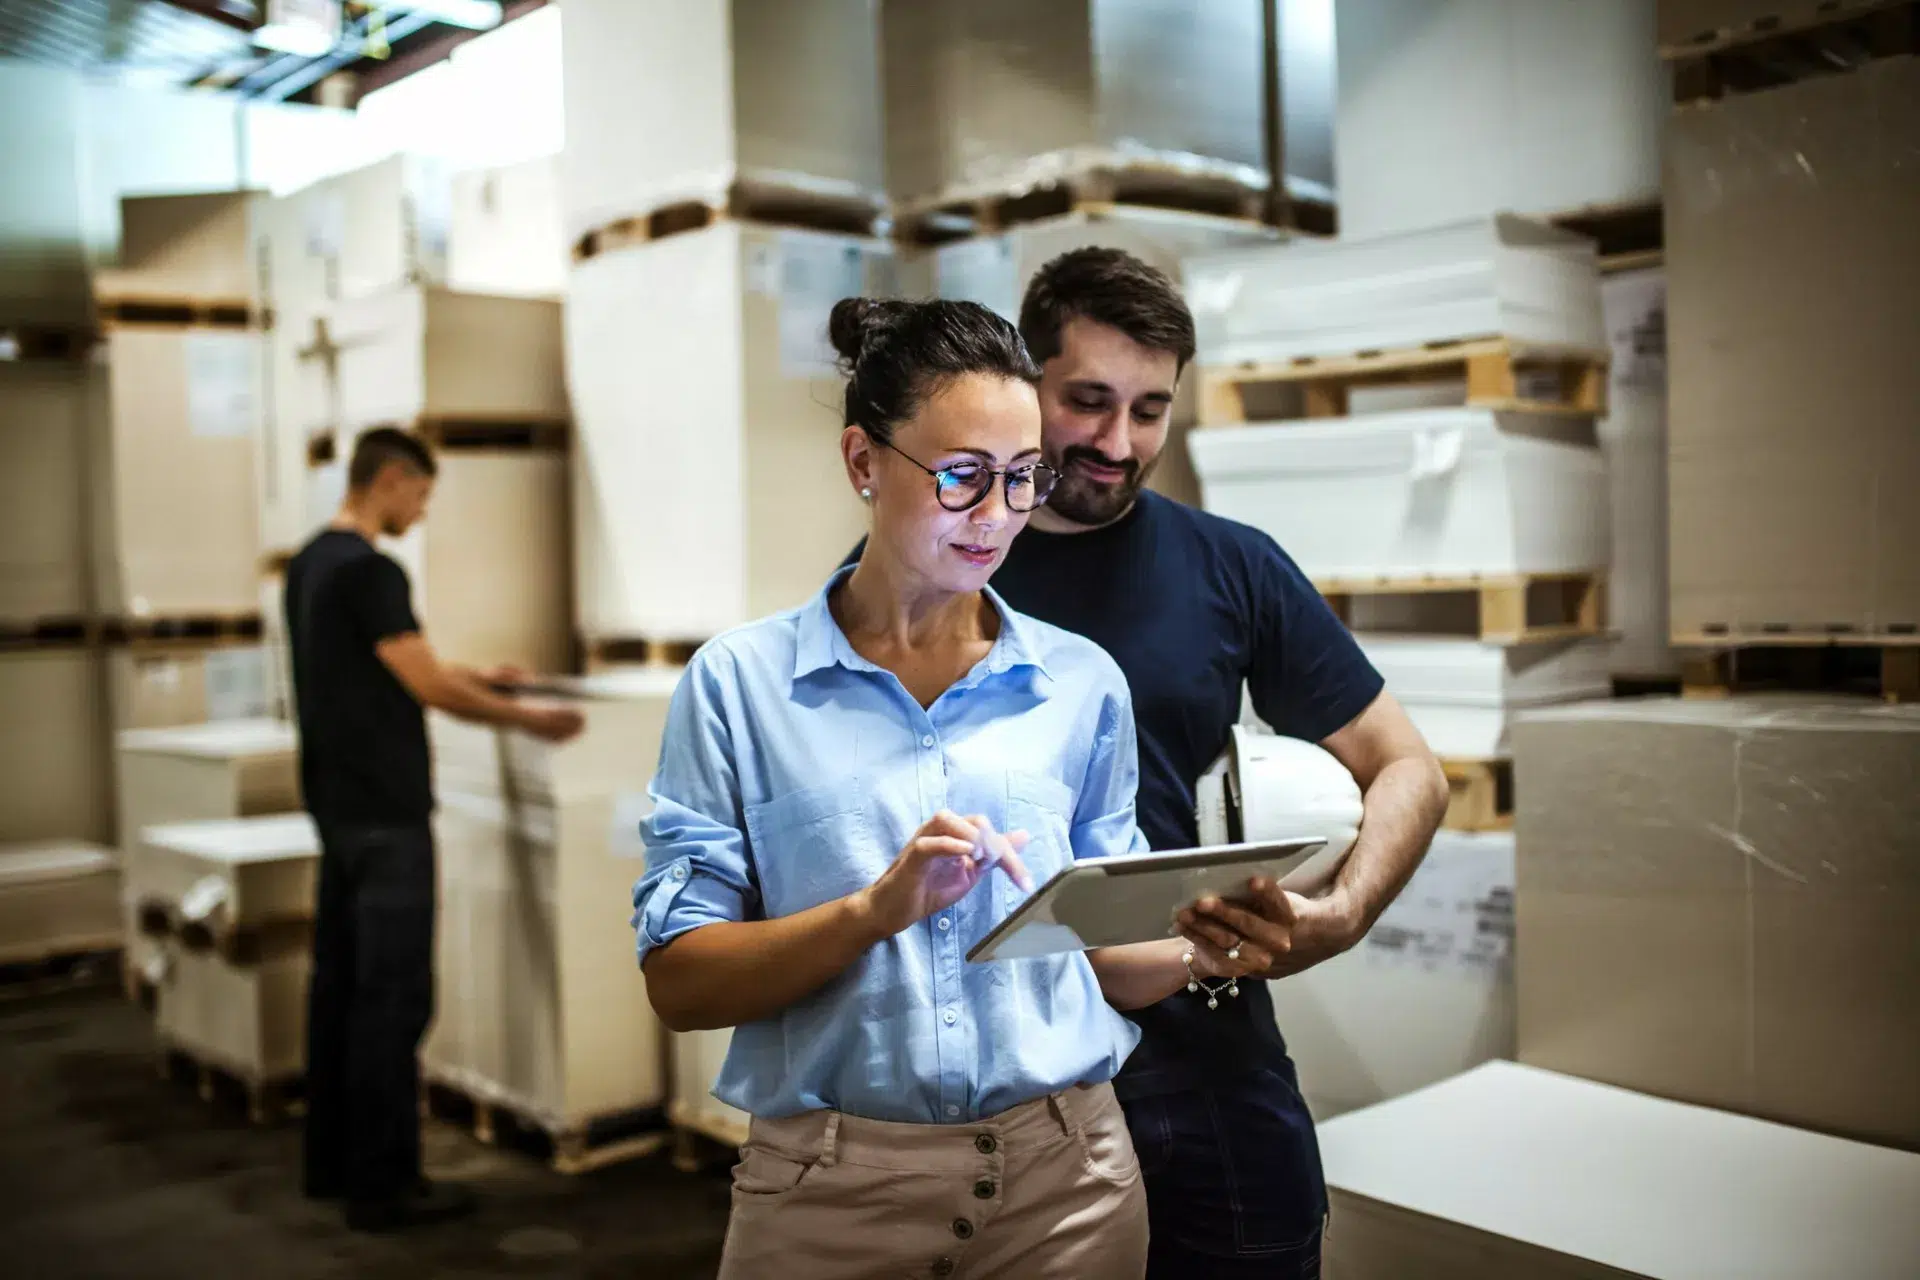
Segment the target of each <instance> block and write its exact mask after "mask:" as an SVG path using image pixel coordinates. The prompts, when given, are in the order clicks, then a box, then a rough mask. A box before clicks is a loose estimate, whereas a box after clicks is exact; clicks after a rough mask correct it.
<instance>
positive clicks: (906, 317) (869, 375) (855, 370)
mask: <svg viewBox="0 0 1920 1280" xmlns="http://www.w3.org/2000/svg"><path fill="white" fill-rule="evenodd" d="M827 336H828V337H829V338H831V339H832V340H833V349H834V350H835V351H838V352H839V353H840V366H841V368H842V369H844V370H845V371H846V375H847V399H846V412H845V416H844V421H845V423H846V425H847V426H850V427H860V428H863V429H864V430H865V431H866V433H867V434H868V435H869V436H872V437H873V439H874V441H875V442H876V443H878V444H885V443H887V441H888V440H889V439H890V438H891V437H892V435H893V429H894V427H896V426H897V425H899V424H900V423H902V422H904V421H906V420H907V419H908V418H911V417H912V416H913V415H914V414H915V413H916V412H917V411H918V410H919V408H920V406H921V405H922V404H925V403H926V400H927V397H928V396H930V395H932V394H933V393H934V392H935V391H937V390H939V389H940V387H941V386H943V385H944V384H946V383H948V382H950V381H952V380H953V379H955V378H958V377H960V376H962V375H964V374H969V373H984V374H988V375H990V376H993V377H1000V378H1006V379H1008V380H1010V381H1016V382H1025V383H1029V384H1032V383H1037V382H1039V381H1040V368H1039V366H1038V365H1036V364H1035V363H1034V362H1033V357H1031V356H1029V355H1028V354H1027V348H1026V346H1025V345H1024V344H1023V343H1022V342H1021V341H1020V333H1019V331H1018V330H1016V329H1015V328H1014V327H1013V326H1012V325H1010V324H1008V323H1007V322H1006V320H1004V319H1003V318H1001V317H1000V316H997V315H995V314H994V313H993V312H991V311H989V310H987V309H986V308H985V307H983V306H981V305H980V304H979V303H976V302H951V301H946V300H944V299H941V300H935V301H932V302H897V301H891V300H887V301H882V300H879V299H875V298H842V299H841V300H840V301H839V302H836V303H834V305H833V315H832V317H831V318H830V319H829V320H828V322H827Z"/></svg>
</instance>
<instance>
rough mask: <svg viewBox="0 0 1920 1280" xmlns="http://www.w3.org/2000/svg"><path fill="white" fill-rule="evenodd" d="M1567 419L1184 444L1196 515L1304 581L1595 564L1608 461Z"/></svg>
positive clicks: (1342, 426)
mask: <svg viewBox="0 0 1920 1280" xmlns="http://www.w3.org/2000/svg"><path fill="white" fill-rule="evenodd" d="M1577 426H1578V424H1577V423H1576V422H1574V421H1573V420H1571V419H1568V418H1565V417H1560V416H1546V415H1534V414H1524V413H1505V412H1500V411H1496V410H1492V409H1466V408H1453V409H1418V410H1409V411H1406V412H1400V413H1375V414H1367V415H1364V416H1356V417H1350V418H1339V419H1330V420H1323V421H1314V422H1286V423H1275V424H1267V425H1259V426H1228V427H1201V428H1196V429H1195V430H1194V431H1193V433H1192V434H1191V435H1189V436H1188V437H1187V441H1188V448H1189V449H1190V450H1191V451H1192V454H1193V464H1194V470H1195V471H1197V472H1198V473H1199V475H1200V486H1201V491H1202V493H1203V495H1204V496H1205V499H1206V508H1207V510H1209V511H1212V512H1215V513H1216V514H1219V515H1223V516H1226V517H1228V518H1229V519H1233V520H1239V521H1241V522H1243V523H1246V524H1250V525H1252V526H1253V527H1255V528H1256V529H1260V530H1262V531H1264V532H1265V533H1267V534H1270V535H1271V536H1272V537H1273V538H1274V540H1275V541H1277V542H1279V544H1280V545H1281V546H1282V547H1284V548H1285V549H1286V551H1287V553H1288V554H1289V555H1291V556H1292V557H1293V558H1294V560H1295V561H1296V562H1297V563H1298V564H1299V566H1300V568H1301V570H1302V571H1303V572H1305V573H1306V574H1307V576H1309V577H1311V578H1317V579H1328V578H1363V579H1373V578H1409V579H1421V578H1428V577H1439V578H1455V577H1458V578H1466V577H1470V576H1473V575H1491V576H1499V575H1510V574H1520V573H1556V572H1573V571H1579V570H1587V569H1602V568H1605V566H1606V563H1607V556H1608V554H1609V551H1610V549H1611V544H1610V537H1609V534H1608V530H1607V518H1608V511H1607V508H1608V494H1607V475H1606V464H1605V462H1604V461H1603V460H1602V459H1601V457H1600V452H1599V450H1597V449H1595V448H1593V447H1591V446H1590V445H1579V444H1569V443H1565V440H1566V439H1568V438H1569V432H1570V430H1571V429H1573V428H1576V427H1577ZM1356 513H1365V516H1366V518H1365V519H1356V518H1355V515H1356Z"/></svg>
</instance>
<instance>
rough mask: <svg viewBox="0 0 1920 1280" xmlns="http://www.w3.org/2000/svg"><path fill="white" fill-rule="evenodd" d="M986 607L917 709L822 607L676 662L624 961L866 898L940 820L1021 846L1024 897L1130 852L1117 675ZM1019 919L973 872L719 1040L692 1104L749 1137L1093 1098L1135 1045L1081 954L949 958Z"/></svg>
mask: <svg viewBox="0 0 1920 1280" xmlns="http://www.w3.org/2000/svg"><path fill="white" fill-rule="evenodd" d="M847 572H850V571H849V570H842V571H841V573H840V574H837V575H835V578H834V583H838V581H839V580H840V578H841V577H843V576H844V575H845V574H846V573H847ZM833 585H834V584H833V583H830V584H829V586H828V588H827V590H828V591H830V590H832V587H833ZM988 596H989V598H990V599H991V600H992V602H993V604H994V606H995V607H996V608H997V609H998V610H999V611H1000V618H1001V627H1000V635H999V638H998V639H997V640H996V641H995V642H994V645H993V647H992V649H991V650H990V651H989V652H988V654H987V656H986V657H985V658H983V659H982V660H981V661H980V662H979V663H978V664H977V665H976V666H975V667H974V668H973V669H972V670H971V671H969V672H968V673H967V674H966V675H965V676H964V677H963V678H962V679H961V680H960V681H959V682H957V683H956V684H955V685H954V686H953V687H952V688H950V689H948V690H947V691H946V692H945V693H943V694H942V695H941V696H940V697H939V699H938V700H937V701H935V702H934V704H933V706H932V707H930V708H926V709H922V708H921V706H920V705H919V703H917V702H916V701H915V700H914V699H913V697H912V695H910V694H909V693H908V692H907V691H906V689H905V687H903V686H902V685H901V683H900V681H899V680H898V679H897V678H896V677H895V676H894V675H893V674H892V673H891V672H888V671H885V670H883V669H881V668H880V667H877V666H875V665H874V664H873V663H871V662H868V661H867V660H866V659H864V658H862V657H861V656H860V655H859V654H857V653H855V652H854V650H853V646H852V645H850V644H849V643H848V642H847V638H846V635H845V634H844V633H843V632H842V631H841V630H840V627H839V625H838V624H837V623H836V622H835V621H834V619H833V615H832V613H831V612H830V611H829V610H828V608H827V593H826V591H823V592H822V593H821V594H820V595H818V596H816V597H815V598H814V599H813V600H812V601H811V602H810V603H808V604H807V605H805V606H803V607H801V608H799V609H796V610H793V611H790V612H787V613H783V614H779V615H776V616H774V617H771V618H767V619H765V620H763V621H760V622H756V623H751V624H749V625H747V626H745V627H741V628H738V629H736V630H734V631H731V632H728V633H727V634H725V635H723V636H721V637H719V638H718V639H716V640H714V641H712V642H711V643H710V644H708V645H706V646H705V647H704V648H702V649H701V650H700V652H699V653H698V654H696V655H695V656H694V659H693V661H692V663H691V664H690V665H689V667H688V668H687V673H686V676H685V678H684V679H682V680H681V682H680V684H679V687H678V688H677V689H676V691H675V693H674V696H673V705H672V708H671V710H670V711H669V713H668V717H667V730H666V740H665V743H664V745H663V747H662V751H661V759H660V768H659V771H658V773H657V774H656V775H655V777H654V781H653V786H652V789H651V794H652V799H653V805H654V809H653V813H652V814H651V815H650V816H649V817H648V818H647V819H646V820H645V821H644V822H643V823H642V824H641V835H642V838H643V839H644V840H645V842H646V847H647V872H646V875H645V876H644V877H643V878H642V879H641V881H640V882H639V884H637V885H636V886H635V887H634V891H633V900H634V917H633V920H634V926H635V929H636V932H637V934H638V945H639V953H640V959H641V960H642V961H644V960H645V959H646V957H647V954H648V952H650V951H651V950H653V948H655V947H658V946H661V945H663V944H665V943H667V942H669V941H671V940H672V939H674V938H676V937H678V936H679V935H681V934H683V933H686V932H688V931H689V930H692V929H698V928H699V927H701V926H702V925H707V924H713V923H716V922H720V921H729V920H764V919H769V918H776V917H780V916H786V915H792V914H794V913H795V912H798V911H804V910H806V909H807V908H808V907H813V906H818V905H819V904H821V903H823V902H829V901H832V900H833V899H835V898H839V897H843V896H845V895H846V894H849V893H852V892H854V891H855V890H857V889H860V888H863V887H865V886H866V885H869V884H871V883H872V882H873V881H874V880H875V879H876V878H878V877H879V875H880V873H881V872H882V871H883V870H885V869H886V867H887V865H888V864H889V863H891V862H892V861H893V860H894V858H895V857H896V856H897V855H898V854H899V851H900V849H901V848H902V847H903V846H904V845H905V844H906V842H907V840H908V839H909V838H910V837H911V836H912V835H913V833H914V831H915V830H916V829H918V828H919V827H920V825H921V824H922V823H923V822H925V821H926V820H927V819H928V818H930V817H932V816H933V814H934V813H935V812H936V811H938V810H940V809H949V810H952V811H953V812H955V813H959V814H963V815H964V814H969V813H977V814H984V815H985V816H986V817H987V818H988V819H990V820H991V821H992V822H993V824H994V826H995V827H996V828H997V829H998V830H1001V831H1013V830H1022V829H1024V830H1025V831H1027V832H1028V833H1029V834H1030V835H1031V836H1032V840H1031V842H1030V843H1029V844H1028V845H1027V848H1026V850H1025V853H1024V855H1023V856H1024V858H1025V861H1026V864H1027V867H1028V869H1029V870H1030V871H1032V873H1033V876H1034V880H1035V883H1036V884H1041V883H1045V881H1046V880H1047V878H1048V877H1049V876H1051V875H1052V874H1053V873H1054V872H1056V871H1058V870H1059V869H1060V868H1061V867H1063V866H1065V865H1066V864H1067V862H1068V860H1069V859H1072V858H1085V857H1096V856H1102V855H1109V854H1123V853H1143V852H1146V850H1147V843H1146V840H1145V838H1144V837H1143V836H1142V835H1141V834H1140V832H1139V829H1138V827H1136V826H1135V824H1134V812H1133V793H1134V785H1135V782H1136V780H1137V775H1138V762H1137V759H1136V755H1135V747H1134V729H1133V708H1132V704H1131V702H1130V700H1129V697H1128V694H1127V685H1126V680H1125V678H1124V677H1123V676H1122V675H1121V673H1120V669H1119V667H1117V666H1116V665H1115V664H1114V662H1113V659H1111V658H1110V657H1108V656H1107V654H1106V653H1105V651H1103V650H1102V649H1100V648H1099V647H1098V646H1097V645H1095V644H1094V643H1093V642H1092V641H1090V640H1086V639H1084V638H1082V637H1080V636H1077V635H1073V634H1072V633H1070V632H1067V631H1063V630H1060V629H1059V628H1057V627H1051V626H1048V625H1047V624H1045V623H1043V622H1040V621H1038V620H1036V619H1033V618H1029V617H1026V616H1025V615H1023V614H1019V613H1015V612H1014V611H1013V610H1012V609H1010V608H1008V607H1007V606H1006V604H1005V603H1004V602H1002V601H1001V600H1000V599H999V597H998V596H995V595H993V593H991V592H989V593H988ZM1022 897H1024V894H1023V892H1022V891H1021V890H1020V889H1019V888H1018V887H1016V886H1015V885H1014V884H1013V882H1012V880H1011V879H1010V878H1009V877H1008V876H1006V875H1005V874H1004V873H1002V872H999V871H995V872H993V873H992V874H990V875H989V876H988V877H986V879H984V880H983V881H981V883H979V884H978V885H976V886H975V888H974V890H973V892H972V893H970V894H968V895H967V897H965V898H963V899H961V900H960V901H959V902H958V903H956V904H954V905H953V906H951V907H949V908H947V909H946V910H944V911H941V912H939V913H938V914H936V915H934V916H932V917H929V918H928V919H925V920H921V921H919V922H918V923H916V924H913V925H910V926H908V927H907V928H906V929H905V930H904V931H902V932H901V933H898V934H896V935H894V936H893V937H891V938H888V939H886V940H885V941H884V942H881V943H880V944H879V945H877V946H875V947H873V948H872V949H870V950H869V951H868V952H867V953H866V954H865V955H863V956H861V957H860V959H859V960H857V961H856V962H855V963H854V964H853V966H852V967H851V968H849V969H848V970H846V971H845V972H844V973H842V974H841V975H840V976H839V977H837V978H835V979H834V980H833V981H831V982H829V983H828V984H827V985H826V986H825V987H823V988H822V989H821V990H819V991H817V992H815V993H814V994H813V995H811V996H809V997H808V998H806V999H804V1000H802V1001H800V1002H799V1003H798V1004H795V1005H792V1006H790V1007H789V1008H787V1009H786V1010H784V1011H783V1012H781V1013H779V1014H776V1015H774V1016H773V1017H771V1018H767V1019H765V1020H763V1021H760V1022H751V1023H747V1024H745V1025H743V1026H740V1027H737V1028H735V1029H734V1033H733V1042H732V1046H731V1048H730V1049H729V1050H728V1053H727V1058H726V1063H725V1065H724V1066H723V1067H722V1068H721V1071H720V1078H719V1081H718V1083H717V1084H716V1085H715V1087H714V1095H715V1096H716V1097H718V1098H720V1099H721V1100H723V1101H725V1102H729V1103H732V1104H733V1105H734V1106H736V1107H739V1108H741V1109H742V1110H744V1111H747V1112H750V1113H752V1114H754V1115H758V1116H769V1117H773V1116H784V1115H792V1114H795V1113H797V1112H802V1111H810V1110H815V1109H819V1108H831V1109H834V1110H839V1111H844V1112H847V1113H848V1114H851V1115H857V1116H865V1117H868V1118H870V1119H876V1120H896V1121H907V1122H918V1123H942V1124H952V1123H963V1122H965V1121H968V1120H976V1119H981V1118H985V1117H988V1116H992V1115H995V1114H998V1113H999V1112H1001V1111H1004V1110H1006V1109H1007V1108H1009V1107H1012V1106H1016V1105H1018V1104H1020V1103H1022V1102H1026V1101H1029V1100H1030V1099H1033V1098H1037V1097H1040V1096H1042V1095H1044V1094H1047V1093H1051V1092H1054V1091H1056V1090H1059V1089H1063V1088H1067V1087H1069V1086H1071V1085H1074V1084H1082V1083H1087V1084H1092V1083H1098V1082H1100V1081H1104V1080H1107V1079H1110V1078H1111V1077H1112V1076H1113V1075H1114V1073H1115V1072H1117V1071H1118V1070H1119V1069H1120V1064H1121V1063H1122V1062H1123V1061H1125V1059H1126V1056H1127V1054H1128V1053H1129V1052H1130V1051H1131V1050H1132V1049H1133V1046H1134V1045H1135V1043H1137V1042H1138V1040H1139V1032H1138V1030H1137V1029H1136V1028H1135V1027H1134V1026H1133V1024H1132V1023H1131V1022H1129V1021H1128V1020H1127V1019H1125V1018H1123V1017H1121V1016H1120V1014H1119V1013H1117V1012H1116V1011H1115V1010H1114V1009H1113V1007H1112V1006H1111V1005H1109V1004H1108V1003H1107V1002H1106V1000H1105V998H1104V997H1103V996H1102V995H1101V994H1100V987H1099V984H1098V982H1097V981H1096V980H1095V978H1094V974H1093V967H1092V966H1091V965H1090V964H1088V962H1087V959H1086V957H1085V955H1083V954H1080V953H1073V954H1070V955H1062V956H1049V957H1042V958H1036V959H1030V960H1013V961H997V962H994V963H991V964H968V963H967V961H966V959H965V956H966V953H967V950H968V949H969V948H970V947H971V946H972V945H973V944H974V943H975V942H976V941H977V940H978V939H979V938H980V937H981V936H982V935H984V934H985V933H986V932H987V930H988V929H990V928H992V927H993V925H994V924H996V923H997V922H998V921H999V920H1001V919H1002V918H1003V917H1004V916H1005V915H1006V914H1007V913H1008V912H1009V911H1010V910H1011V909H1012V908H1013V907H1014V906H1015V905H1017V904H1018V903H1019V901H1020V900H1021V899H1022Z"/></svg>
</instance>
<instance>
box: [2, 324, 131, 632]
mask: <svg viewBox="0 0 1920 1280" xmlns="http://www.w3.org/2000/svg"><path fill="white" fill-rule="evenodd" d="M104 382H105V380H104V378H102V377H101V376H100V371H99V370H98V369H97V368H96V367H95V366H93V365H91V364H80V363H75V364H65V363H58V364H56V363H54V362H51V361H0V619H6V620H12V621H24V620H26V619H30V618H47V617H78V616H79V615H81V614H84V613H86V612H87V606H88V600H87V566H86V555H87V552H86V545H87V542H86V526H85V523H84V513H85V511H86V503H85V501H84V500H83V499H84V497H85V493H86V478H85V465H86V464H85V458H86V443H87V436H88V433H89V432H90V431H91V430H92V426H91V422H92V418H93V415H94V414H96V413H98V412H100V410H101V409H102V407H103V406H104V402H105V398H106V397H105V386H104Z"/></svg>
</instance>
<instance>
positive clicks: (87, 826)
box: [0, 640, 113, 843]
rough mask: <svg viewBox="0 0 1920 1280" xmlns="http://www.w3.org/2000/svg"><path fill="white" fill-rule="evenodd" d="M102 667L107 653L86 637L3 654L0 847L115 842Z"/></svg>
mask: <svg viewBox="0 0 1920 1280" xmlns="http://www.w3.org/2000/svg"><path fill="white" fill-rule="evenodd" d="M100 668H101V655H100V652H99V650H97V649H95V648H93V647H91V646H89V645H87V644H85V643H82V642H80V641H78V640H70V641H62V642H59V643H47V644H39V645H35V646H33V647H25V648H19V649H8V650H5V651H0V707H5V708H6V714H4V715H0V842H7V843H12V842H17V841H27V840H52V839H61V838H71V839H79V840H91V841H98V842H101V843H105V842H106V841H107V840H108V839H109V834H110V828H111V826H112V821H113V818H112V815H113V790H112V785H111V781H110V751H109V748H108V738H107V712H106V705H105V694H106V689H105V683H104V681H103V680H102V678H101V671H100Z"/></svg>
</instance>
